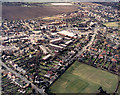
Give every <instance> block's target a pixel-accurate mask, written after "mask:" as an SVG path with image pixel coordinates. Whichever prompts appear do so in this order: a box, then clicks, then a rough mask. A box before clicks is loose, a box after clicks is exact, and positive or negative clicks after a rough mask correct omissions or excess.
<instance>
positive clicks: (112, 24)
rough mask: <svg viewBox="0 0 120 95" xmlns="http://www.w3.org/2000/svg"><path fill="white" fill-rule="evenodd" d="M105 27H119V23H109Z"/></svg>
mask: <svg viewBox="0 0 120 95" xmlns="http://www.w3.org/2000/svg"><path fill="white" fill-rule="evenodd" d="M104 25H106V26H107V27H118V25H119V22H107V23H105V24H104Z"/></svg>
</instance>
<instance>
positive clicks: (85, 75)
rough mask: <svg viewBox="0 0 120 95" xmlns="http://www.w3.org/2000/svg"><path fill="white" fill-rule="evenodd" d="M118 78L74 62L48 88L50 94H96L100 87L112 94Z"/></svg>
mask: <svg viewBox="0 0 120 95" xmlns="http://www.w3.org/2000/svg"><path fill="white" fill-rule="evenodd" d="M117 83H118V77H117V76H116V75H114V74H111V73H109V72H106V71H103V70H100V69H96V68H94V67H91V66H88V65H86V64H81V63H79V62H78V61H76V62H75V63H74V64H73V65H72V66H71V67H70V68H69V69H68V70H67V71H66V72H65V73H64V74H63V75H62V76H61V77H60V78H59V79H58V80H57V81H56V82H55V83H54V84H53V85H52V86H51V87H50V88H49V91H50V92H52V93H95V92H96V93H97V92H99V91H98V88H99V87H100V86H102V88H103V89H104V90H106V91H107V92H109V93H113V92H114V91H115V88H116V86H117Z"/></svg>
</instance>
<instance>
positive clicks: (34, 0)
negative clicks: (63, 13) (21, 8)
mask: <svg viewBox="0 0 120 95" xmlns="http://www.w3.org/2000/svg"><path fill="white" fill-rule="evenodd" d="M0 1H1V2H119V0H0Z"/></svg>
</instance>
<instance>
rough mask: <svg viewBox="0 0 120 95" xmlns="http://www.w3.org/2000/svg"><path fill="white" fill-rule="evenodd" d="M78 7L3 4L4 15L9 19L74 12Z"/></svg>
mask: <svg viewBox="0 0 120 95" xmlns="http://www.w3.org/2000/svg"><path fill="white" fill-rule="evenodd" d="M77 9H78V7H77V6H75V5H70V6H52V5H51V6H46V5H44V6H38V7H37V6H36V7H35V6H32V7H22V6H3V7H2V17H3V18H6V19H8V20H17V19H31V18H37V17H44V16H53V15H57V14H61V13H69V12H74V11H76V10H77Z"/></svg>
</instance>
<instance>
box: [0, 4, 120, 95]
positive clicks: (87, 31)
mask: <svg viewBox="0 0 120 95" xmlns="http://www.w3.org/2000/svg"><path fill="white" fill-rule="evenodd" d="M45 4H48V6H50V4H49V3H45ZM61 4H62V5H61ZM66 4H67V5H66ZM15 5H16V6H22V7H28V8H29V7H31V6H43V4H42V5H41V4H40V3H31V4H30V3H20V2H19V3H10V2H9V3H3V6H15ZM72 5H74V6H78V9H77V10H76V11H74V12H68V13H67V12H66V13H60V14H56V15H52V16H44V17H38V18H31V19H21V20H20V19H19V20H8V19H6V18H3V20H2V24H1V30H0V31H1V46H0V47H1V51H0V52H1V71H2V72H1V73H2V76H1V80H2V84H1V90H2V93H16V94H15V95H17V94H19V95H20V93H21V94H23V93H41V94H45V93H48V95H49V93H52V91H50V90H49V88H51V87H52V85H54V83H56V82H57V81H58V80H59V79H60V78H61V77H62V75H64V73H66V72H67V70H68V69H69V68H71V67H72V65H74V64H76V62H78V63H80V64H86V66H92V67H93V68H96V69H99V70H101V71H105V72H108V73H111V74H112V75H114V76H115V77H116V78H117V77H119V76H120V29H119V28H118V25H119V24H120V23H119V15H118V12H119V11H118V9H117V8H116V7H112V6H110V5H107V6H105V5H102V4H99V3H79V2H72V3H52V4H51V6H72ZM116 6H117V5H116ZM31 13H32V11H31ZM76 68H77V67H76ZM81 73H82V72H81ZM105 76H106V75H105ZM105 76H104V77H105ZM110 79H111V78H110ZM107 81H109V80H107ZM114 82H115V81H114ZM116 82H117V81H116ZM106 83H107V82H106ZM101 84H102V83H101ZM113 85H114V84H113ZM107 87H108V89H109V86H107ZM116 87H117V88H116ZM116 87H115V89H113V90H111V91H113V92H110V93H120V92H118V90H116V89H118V88H120V87H119V80H118V82H117V85H116ZM96 89H98V88H96ZM110 89H111V88H110ZM73 90H74V89H73ZM53 92H56V91H54V90H53ZM56 93H57V92H56ZM61 93H62V92H61ZM66 93H67V92H66ZM68 93H69V92H68ZM73 93H75V92H74V91H73ZM77 93H80V92H77ZM85 93H87V92H85ZM93 93H94V92H93ZM97 93H99V91H98V92H97Z"/></svg>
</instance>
